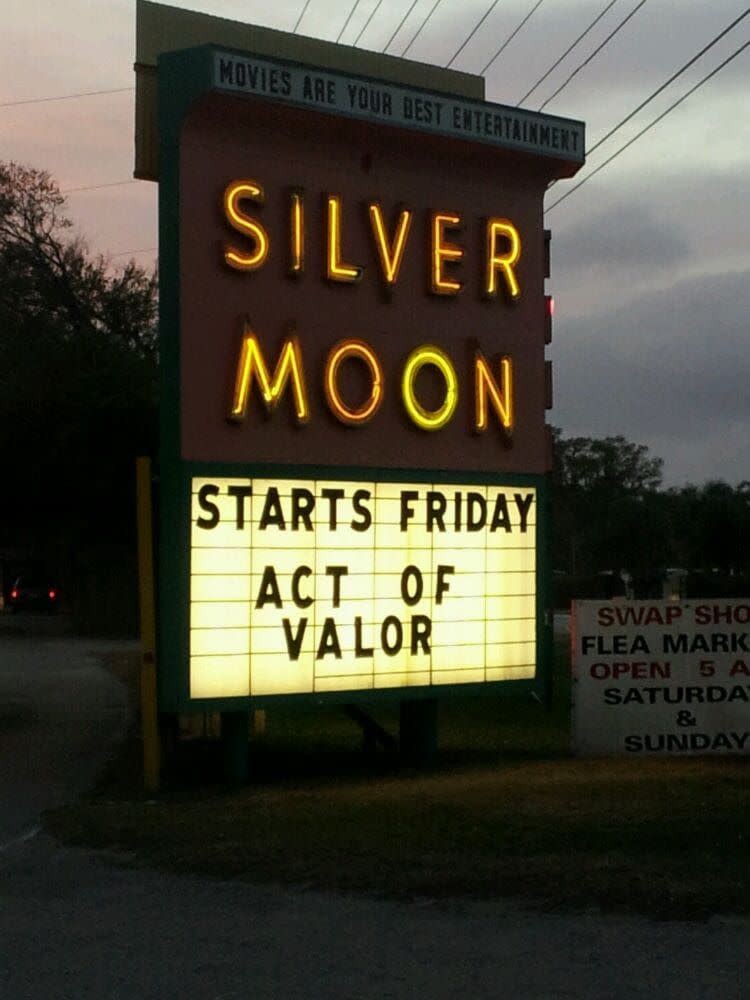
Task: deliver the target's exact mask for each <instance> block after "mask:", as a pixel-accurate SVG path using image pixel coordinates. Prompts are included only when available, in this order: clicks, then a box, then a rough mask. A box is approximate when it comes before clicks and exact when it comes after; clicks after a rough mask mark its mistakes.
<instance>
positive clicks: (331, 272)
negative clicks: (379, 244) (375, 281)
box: [326, 194, 362, 282]
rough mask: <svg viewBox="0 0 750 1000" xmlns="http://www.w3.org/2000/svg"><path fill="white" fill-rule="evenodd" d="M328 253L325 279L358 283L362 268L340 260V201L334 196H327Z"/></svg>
mask: <svg viewBox="0 0 750 1000" xmlns="http://www.w3.org/2000/svg"><path fill="white" fill-rule="evenodd" d="M327 200H328V218H327V227H328V234H327V235H328V253H327V256H326V277H327V278H329V279H330V280H331V281H347V282H353V281H359V279H360V278H361V277H362V268H361V267H358V266H357V265H356V264H345V263H344V262H343V261H342V260H341V199H340V198H339V196H338V195H336V194H329V195H328V199H327Z"/></svg>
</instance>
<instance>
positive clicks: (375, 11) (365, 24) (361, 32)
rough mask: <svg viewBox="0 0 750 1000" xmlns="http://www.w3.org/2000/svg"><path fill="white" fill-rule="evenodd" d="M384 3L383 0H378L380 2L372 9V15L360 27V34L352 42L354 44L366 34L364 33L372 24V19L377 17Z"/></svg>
mask: <svg viewBox="0 0 750 1000" xmlns="http://www.w3.org/2000/svg"><path fill="white" fill-rule="evenodd" d="M382 3H383V0H378V2H377V3H376V4H375V6H374V7H373V8H372V10H371V11H370V16H369V17H368V18H367V20H366V21H365V23H364V24H363V25H362V27H361V28H360V31H359V34H358V35H357V37H356V38H355V39H354V41H353V43H352V44H353V45H356V44H357V42H358V41H359V40H360V38H361V37H362V35H364V33H365V32H366V31H367V29H368V28H369V26H370V21H372V19H373V18H374V17H375V15H376V14H377V12H378V11H379V10H380V7H381V5H382Z"/></svg>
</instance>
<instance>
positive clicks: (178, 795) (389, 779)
mask: <svg viewBox="0 0 750 1000" xmlns="http://www.w3.org/2000/svg"><path fill="white" fill-rule="evenodd" d="M558 673H559V680H560V682H561V683H559V684H558V687H557V696H556V699H555V703H554V705H553V707H552V710H551V711H549V712H548V711H546V710H545V709H544V708H543V707H542V706H540V705H537V704H534V703H526V702H524V703H521V702H518V701H515V700H503V699H472V700H468V699H466V700H457V701H454V702H452V703H450V704H446V705H445V706H443V707H442V709H441V729H440V732H441V752H440V755H439V757H438V760H437V762H436V764H435V766H434V767H433V768H432V769H431V770H430V771H429V772H417V771H414V770H409V769H407V768H405V767H403V766H402V765H401V764H399V762H398V760H397V759H396V758H392V757H390V756H388V755H386V754H379V755H377V756H375V757H370V758H367V757H364V755H363V754H362V753H361V752H359V750H358V742H359V735H358V730H357V729H356V727H355V726H354V725H353V724H352V723H351V721H350V720H348V719H346V718H345V717H343V716H341V715H339V714H336V713H333V712H318V713H313V712H281V711H280V710H279V711H274V712H269V714H268V729H267V732H266V735H265V737H264V738H263V739H262V741H258V742H257V744H256V745H255V746H254V747H253V776H252V781H251V783H250V784H249V785H248V786H246V787H244V788H242V789H239V790H227V789H225V788H223V787H222V786H220V785H218V784H216V783H215V782H214V783H210V782H208V780H207V779H208V776H209V775H210V774H211V771H212V767H213V766H214V765H215V763H216V761H215V759H214V755H215V749H216V748H215V747H214V748H213V751H212V748H211V747H210V746H209V745H206V744H203V743H201V742H200V741H198V742H197V743H195V744H193V745H191V746H188V747H185V748H184V750H183V758H182V766H181V767H178V768H176V769H175V770H174V771H173V773H172V776H171V781H170V783H169V785H168V787H167V789H166V791H165V792H164V793H163V794H162V795H161V796H160V797H159V798H158V799H157V800H156V801H150V802H148V801H144V799H143V797H142V795H141V793H140V790H139V787H138V786H137V784H136V780H137V774H138V770H137V768H138V744H137V741H131V742H130V744H129V745H128V746H126V747H125V748H124V749H123V754H122V756H121V758H120V759H119V761H118V762H117V766H116V767H115V768H114V769H113V770H112V772H111V773H110V774H109V775H108V776H107V779H106V781H105V782H104V783H103V785H102V786H101V787H100V788H99V789H98V790H97V792H96V794H95V795H93V796H92V797H90V798H89V799H87V800H85V801H83V802H80V803H78V804H76V805H74V806H70V807H66V808H64V809H60V810H57V811H55V812H53V813H50V814H49V815H48V816H47V825H48V827H49V828H50V829H51V830H52V831H53V832H54V833H55V834H57V836H59V837H60V838H61V839H62V840H64V841H65V842H66V843H70V844H79V845H88V846H94V847H105V848H114V849H117V850H121V851H124V852H127V853H128V855H129V856H131V857H134V858H135V859H136V861H137V862H139V863H146V864H151V865H156V866H159V867H163V868H166V869H170V870H175V871H190V872H200V873H205V874H208V875H213V876H219V877H229V878H244V879H248V880H253V881H271V882H277V883H285V884H293V885H298V886H299V885H304V886H314V887H319V888H325V889H333V890H340V891H347V892H367V893H376V894H380V895H386V896H392V897H398V898H407V899H409V898H415V897H425V896H426V897H430V898H451V897H478V898H496V897H499V896H509V895H512V896H520V897H523V898H525V899H528V900H533V901H535V902H536V903H537V904H539V905H545V906H552V907H574V908H578V907H588V906H598V907H601V908H602V909H604V910H627V911H635V912H642V913H648V914H651V915H654V916H661V917H671V918H704V917H707V916H709V915H710V914H712V913H718V912H721V913H742V914H748V913H750V892H748V889H750V785H749V784H748V777H750V771H749V770H748V766H749V765H750V761H748V760H747V759H738V758H722V759H718V758H711V759H709V758H689V759H661V760H657V759H650V760H649V759H642V760H638V761H633V760H622V759H573V758H571V757H570V755H569V752H568V719H569V713H568V708H567V706H568V691H567V685H566V677H567V665H566V659H565V651H564V649H562V648H561V649H560V651H559V661H558ZM378 721H380V722H381V723H382V724H383V725H385V726H386V727H388V728H391V730H392V731H394V729H393V727H394V726H395V721H396V717H395V714H394V713H393V712H389V711H388V710H385V711H383V712H381V713H379V714H378ZM213 773H215V770H214V772H213ZM134 776H136V777H135V780H134Z"/></svg>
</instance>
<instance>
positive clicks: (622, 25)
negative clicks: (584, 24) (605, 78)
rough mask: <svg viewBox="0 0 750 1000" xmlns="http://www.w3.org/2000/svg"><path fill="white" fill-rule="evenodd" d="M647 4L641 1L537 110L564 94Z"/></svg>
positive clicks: (542, 108)
mask: <svg viewBox="0 0 750 1000" xmlns="http://www.w3.org/2000/svg"><path fill="white" fill-rule="evenodd" d="M645 2H646V0H640V3H639V4H637V6H635V7H634V8H633V9H632V10H631V12H630V13H629V14H628V15H627V16H626V17H624V18H623V19H622V21H620V23H619V24H618V25H617V27H616V28H613V29H612V31H610V33H609V34H608V35H607V37H606V38H605V39H604V41H603V42H602V43H601V45H599V46H597V48H595V49H594V51H593V52H592V53H591V55H590V56H588V57H587V58H586V59H584V60H583V62H582V63H581V64H580V65H579V66H576V68H575V69H574V70H573V72H572V73H571V74H570V76H569V77H568V79H567V80H565V82H564V83H562V84H560V86H559V87H558V88H557V90H556V91H555V92H554V94H551V95H550V96H549V97H548V98H547V100H546V101H545V102H544V104H540V106H539V108H538V109H537V110H539V111H542V110H544V108H546V107H547V105H548V104H549V103H550V101H552V100H554V99H555V98H556V97H557V95H558V94H560V93H562V91H563V90H565V88H566V87H567V86H568V84H569V83H570V81H571V80H572V79H573V77H574V76H577V75H578V74H579V73H580V72H581V70H582V69H583V68H584V66H588V64H589V63H590V62H591V60H592V59H594V58H595V57H596V56H598V55H599V53H600V52H601V51H602V49H603V48H604V47H605V46H606V45H607V44H608V43H609V42H610V40H611V39H612V38H614V37H615V35H616V34H617V32H618V31H619V30H620V29H621V28H624V27H625V25H626V24H627V23H628V21H629V20H630V19H631V17H633V16H634V15H635V14H637V13H638V11H639V10H640V9H641V7H642V6H643V5H644V3H645Z"/></svg>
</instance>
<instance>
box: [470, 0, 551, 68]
mask: <svg viewBox="0 0 750 1000" xmlns="http://www.w3.org/2000/svg"><path fill="white" fill-rule="evenodd" d="M543 3H544V0H536V3H535V4H534V6H533V7H532V8H531V10H530V11H529V13H528V14H527V15H526V17H525V18H524V19H523V21H521V23H520V24H519V25H518V27H517V28H516V30H515V31H512V32H511V33H510V34H509V35H508V37H507V38H506V39H505V41H504V42H503V44H502V45H501V46H500V48H499V49H498V50H497V52H496V53H495V54H494V56H493V57H492V58H491V59H490V61H489V62H488V63H487V65H486V66H485V67H484V69H482V70H480V71H479V75H480V76H484V74H485V73H486V72H487V70H488V69H489V68H490V66H491V65H492V64H493V62H494V61H495V60H496V59H497V58H498V57H499V56H500V55H501V54H502V53H503V52H505V50H506V49H507V47H508V46H509V45H510V43H511V42H512V41H513V39H514V38H515V37H516V35H517V34H518V32H519V31H520V30H521V28H522V27H523V26H524V24H526V22H527V21H528V20H529V18H530V17H531V15H532V14H533V13H534V12H535V11H537V10H538V9H539V8H540V7H541V6H542V4H543Z"/></svg>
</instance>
